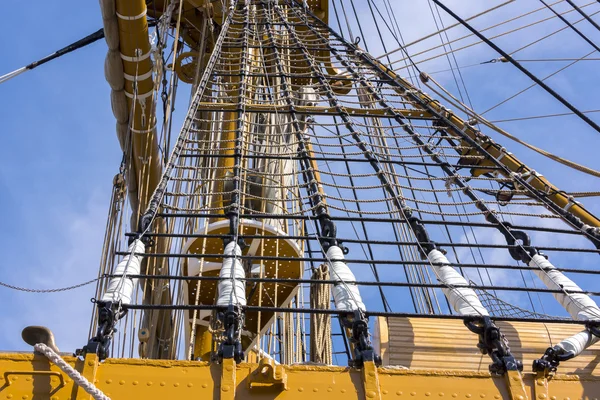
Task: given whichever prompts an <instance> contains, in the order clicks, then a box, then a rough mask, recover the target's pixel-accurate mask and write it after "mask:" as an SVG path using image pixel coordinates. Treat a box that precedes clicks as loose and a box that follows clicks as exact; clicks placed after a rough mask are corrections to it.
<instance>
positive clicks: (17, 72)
mask: <svg viewBox="0 0 600 400" xmlns="http://www.w3.org/2000/svg"><path fill="white" fill-rule="evenodd" d="M25 71H27V68H26V67H21V68H19V69H16V70H14V71H13V72H9V73H8V74H6V75H2V76H0V83H4V82H6V81H8V80H10V79H12V78H14V77H15V76H18V75H21V74H22V73H23V72H25Z"/></svg>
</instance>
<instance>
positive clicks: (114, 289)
mask: <svg viewBox="0 0 600 400" xmlns="http://www.w3.org/2000/svg"><path fill="white" fill-rule="evenodd" d="M145 249H146V246H145V245H144V243H143V242H142V241H141V240H139V239H136V240H135V241H134V242H133V243H131V245H129V249H128V252H129V254H128V255H126V256H125V257H123V260H121V262H120V263H119V265H117V268H116V269H115V271H114V274H115V275H119V276H116V277H114V278H111V280H110V282H109V283H108V288H107V289H106V292H105V293H104V296H102V301H112V302H118V301H120V302H121V303H123V304H131V300H132V298H133V294H134V291H135V287H136V286H137V282H138V279H137V278H129V277H128V275H139V274H140V270H141V265H142V260H143V258H144V257H142V256H136V255H133V253H143V252H144V250H145Z"/></svg>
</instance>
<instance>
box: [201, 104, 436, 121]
mask: <svg viewBox="0 0 600 400" xmlns="http://www.w3.org/2000/svg"><path fill="white" fill-rule="evenodd" d="M238 108H239V105H238V104H237V103H208V102H201V103H199V105H198V110H201V111H232V110H237V109H238ZM342 108H343V109H344V110H345V111H346V112H347V113H348V114H349V115H351V116H352V115H355V114H359V115H361V116H363V115H369V116H374V117H385V116H387V117H390V118H392V117H393V113H392V112H391V111H389V110H386V109H384V108H361V107H342ZM244 111H245V112H247V113H253V112H254V113H261V112H282V113H285V112H290V111H291V110H290V107H289V106H288V105H285V104H246V105H244ZM294 111H295V112H296V113H302V114H331V115H334V114H336V115H337V112H338V111H337V108H335V107H324V106H296V105H295V106H294ZM393 112H395V113H398V114H401V115H402V116H404V117H406V118H412V119H432V118H433V115H432V114H431V113H429V112H427V111H425V110H419V109H405V108H395V109H393Z"/></svg>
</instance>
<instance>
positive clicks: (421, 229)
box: [408, 216, 437, 259]
mask: <svg viewBox="0 0 600 400" xmlns="http://www.w3.org/2000/svg"><path fill="white" fill-rule="evenodd" d="M408 224H409V225H410V227H411V229H412V231H413V232H414V234H415V237H416V238H417V242H419V243H421V246H419V252H420V253H421V257H422V258H423V259H426V258H427V255H428V254H429V253H430V252H431V251H432V250H434V249H436V248H437V246H436V245H435V242H433V241H432V240H431V239H430V238H429V234H428V233H427V230H425V226H423V223H422V222H421V220H420V219H419V218H418V217H415V216H408Z"/></svg>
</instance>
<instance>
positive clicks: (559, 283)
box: [529, 254, 600, 321]
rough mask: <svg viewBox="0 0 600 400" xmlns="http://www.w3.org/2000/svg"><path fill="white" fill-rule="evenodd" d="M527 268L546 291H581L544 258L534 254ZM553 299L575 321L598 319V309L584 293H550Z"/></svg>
mask: <svg viewBox="0 0 600 400" xmlns="http://www.w3.org/2000/svg"><path fill="white" fill-rule="evenodd" d="M529 266H530V267H532V268H534V270H533V273H534V274H536V275H537V276H538V278H540V279H541V280H542V282H544V285H546V287H547V288H548V289H553V290H561V289H564V290H567V291H580V292H581V291H582V290H581V288H580V287H579V286H577V284H576V283H575V282H573V281H572V280H570V279H569V278H567V277H566V276H565V275H564V274H563V273H562V272H560V271H557V270H556V267H555V266H554V265H552V263H551V262H550V261H548V260H547V259H546V258H545V257H544V256H541V255H539V254H536V255H535V256H533V257H532V259H531V261H530V262H529ZM552 295H553V296H554V298H555V299H556V300H558V302H559V303H560V304H561V305H562V306H563V307H564V308H565V310H567V312H568V313H569V314H570V315H571V317H572V318H573V319H577V320H584V321H586V320H589V319H593V320H597V319H600V308H598V305H597V304H596V302H595V301H594V300H592V298H591V297H590V296H588V295H587V294H585V293H570V294H569V295H566V294H562V293H552Z"/></svg>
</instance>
